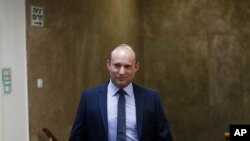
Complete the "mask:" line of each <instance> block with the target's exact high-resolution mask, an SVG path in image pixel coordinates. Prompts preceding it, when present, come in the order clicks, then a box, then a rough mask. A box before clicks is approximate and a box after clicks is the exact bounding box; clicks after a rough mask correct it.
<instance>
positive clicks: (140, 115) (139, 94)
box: [133, 84, 144, 140]
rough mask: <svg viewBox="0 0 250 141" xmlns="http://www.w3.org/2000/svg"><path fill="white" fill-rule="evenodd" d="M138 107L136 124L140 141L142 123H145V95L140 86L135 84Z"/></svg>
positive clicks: (136, 104)
mask: <svg viewBox="0 0 250 141" xmlns="http://www.w3.org/2000/svg"><path fill="white" fill-rule="evenodd" d="M133 89H134V95H135V106H136V123H137V130H138V136H139V140H140V138H141V131H142V122H143V109H144V94H143V92H142V89H140V87H139V86H137V85H135V84H133Z"/></svg>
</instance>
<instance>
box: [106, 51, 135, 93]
mask: <svg viewBox="0 0 250 141" xmlns="http://www.w3.org/2000/svg"><path fill="white" fill-rule="evenodd" d="M138 67H139V64H138V63H136V59H135V54H134V52H132V51H131V50H128V49H117V50H115V51H113V52H112V54H111V58H110V60H108V61H107V68H108V70H109V73H110V78H111V81H112V82H113V83H114V84H115V85H116V86H117V87H118V88H124V87H126V86H127V85H128V84H129V83H130V82H132V81H133V79H134V76H135V73H136V71H137V70H138Z"/></svg>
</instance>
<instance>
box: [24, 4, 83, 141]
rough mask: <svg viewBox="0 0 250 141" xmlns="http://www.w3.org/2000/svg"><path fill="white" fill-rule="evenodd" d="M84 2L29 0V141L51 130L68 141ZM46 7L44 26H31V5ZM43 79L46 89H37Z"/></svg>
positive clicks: (37, 140) (73, 112) (76, 95)
mask: <svg viewBox="0 0 250 141" xmlns="http://www.w3.org/2000/svg"><path fill="white" fill-rule="evenodd" d="M82 4H83V2H82V1H80V0H74V1H68V0H62V1H60V2H59V1H57V0H46V1H45V0H28V1H27V30H28V31H27V55H28V94H29V97H28V98H29V124H30V140H31V141H40V140H42V138H44V134H43V133H42V128H43V127H46V128H49V129H50V130H51V131H52V132H53V133H54V134H55V136H56V137H58V139H59V140H61V141H64V140H65V141H66V140H67V138H68V135H69V130H70V128H71V124H72V119H73V118H74V114H75V107H76V104H77V103H76V101H78V91H77V90H78V89H77V81H76V80H77V78H78V76H77V74H78V72H77V57H76V56H77V54H76V49H77V47H78V46H80V42H81V39H82V33H81V32H82V30H81V29H83V25H82V24H81V23H82V21H83V16H81V14H79V13H82V11H83V7H82ZM31 5H34V6H39V7H43V8H44V17H45V19H44V22H45V23H44V27H32V26H31V25H30V8H31V7H30V6H31ZM38 78H42V79H43V80H44V87H43V88H40V89H39V88H37V86H36V80H37V79H38Z"/></svg>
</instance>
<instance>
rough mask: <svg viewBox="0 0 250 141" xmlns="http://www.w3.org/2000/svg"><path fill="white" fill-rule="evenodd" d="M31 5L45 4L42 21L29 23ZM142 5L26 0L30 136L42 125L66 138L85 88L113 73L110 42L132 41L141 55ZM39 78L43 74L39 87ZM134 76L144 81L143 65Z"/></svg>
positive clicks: (36, 139) (112, 0)
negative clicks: (108, 65)
mask: <svg viewBox="0 0 250 141" xmlns="http://www.w3.org/2000/svg"><path fill="white" fill-rule="evenodd" d="M31 5H34V6H39V7H43V8H44V12H45V15H44V17H45V19H44V22H45V26H44V27H32V26H31V25H30V6H31ZM140 9H141V8H140V4H139V2H138V1H134V0H127V1H117V0H89V1H87V0H74V1H69V0H61V1H60V2H59V1H58V0H27V29H28V31H27V52H28V53H27V55H28V77H29V78H28V81H29V82H28V85H29V88H28V90H29V118H30V119H29V123H30V140H31V141H40V140H42V138H44V135H43V133H42V128H43V127H47V128H49V129H50V130H51V131H52V132H53V133H54V134H55V136H56V137H58V139H59V140H60V141H66V140H67V138H68V135H69V132H70V128H71V125H72V123H73V119H74V116H75V111H76V107H77V104H78V102H79V97H80V91H81V89H83V88H86V87H90V86H93V85H95V84H98V83H104V82H106V81H108V79H109V78H108V71H107V69H106V60H107V56H108V53H109V51H110V50H111V49H112V48H114V47H115V46H117V45H119V44H120V43H128V44H130V45H132V46H134V47H135V50H136V51H137V52H138V57H139V58H143V49H142V43H143V42H142V36H141V35H142V33H141V32H142V26H141V25H142V24H141V21H142V20H141V18H142V16H141V15H142V14H141V11H140ZM141 63H142V64H143V61H142V62H141ZM38 78H42V79H43V80H44V87H43V88H41V89H38V88H37V87H36V80H37V79H38ZM136 81H138V82H143V68H142V69H141V70H140V74H138V76H137V78H136Z"/></svg>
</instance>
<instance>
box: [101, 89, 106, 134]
mask: <svg viewBox="0 0 250 141" xmlns="http://www.w3.org/2000/svg"><path fill="white" fill-rule="evenodd" d="M99 107H100V111H101V117H102V122H103V125H104V129H105V133H106V135H108V116H107V85H104V86H103V88H102V89H100V91H99Z"/></svg>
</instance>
